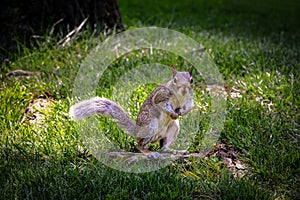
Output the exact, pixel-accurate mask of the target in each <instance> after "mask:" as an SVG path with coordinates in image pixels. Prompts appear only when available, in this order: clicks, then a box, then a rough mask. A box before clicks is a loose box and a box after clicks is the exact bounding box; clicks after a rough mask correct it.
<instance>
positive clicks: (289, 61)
mask: <svg viewBox="0 0 300 200" xmlns="http://www.w3.org/2000/svg"><path fill="white" fill-rule="evenodd" d="M118 3H119V8H120V12H121V14H122V19H123V23H124V25H125V27H126V29H128V30H134V29H136V28H141V27H148V26H157V27H163V28H168V29H172V30H176V31H178V32H181V33H183V34H185V35H186V36H188V37H191V38H193V39H194V40H195V41H197V42H199V43H201V44H202V45H203V46H204V47H205V50H206V52H207V53H208V54H209V55H210V56H211V58H212V60H213V61H214V63H215V64H216V67H217V69H218V70H219V72H220V73H221V74H222V78H223V83H224V88H225V91H226V93H227V101H226V105H225V107H226V111H227V116H226V119H225V121H224V127H223V129H222V130H221V132H220V137H219V139H218V142H217V143H216V144H215V146H214V148H215V150H212V151H211V152H210V153H209V156H206V158H205V159H202V158H194V157H193V156H191V157H190V158H188V159H184V160H182V159H179V160H177V161H174V162H172V163H171V164H170V165H168V166H165V167H163V168H161V169H160V170H155V171H151V172H147V173H127V172H122V171H120V170H116V169H112V168H110V167H108V166H107V165H104V164H103V163H101V160H100V161H99V160H98V159H97V158H96V157H97V156H96V155H95V153H93V152H91V151H90V150H89V148H88V145H86V143H85V142H84V141H83V138H82V137H81V136H80V134H79V131H78V127H77V126H76V123H75V122H74V121H72V120H71V119H70V117H69V114H68V112H69V108H70V106H71V105H72V104H73V103H74V102H75V98H74V96H73V88H74V80H75V79H76V76H77V74H78V70H79V68H80V65H81V63H83V62H84V61H85V58H86V57H88V56H89V55H90V52H91V51H93V50H94V48H95V47H96V46H97V45H99V44H101V41H103V39H107V38H109V37H112V35H106V34H103V35H98V34H97V33H91V32H89V31H88V30H86V29H81V30H80V32H79V33H78V34H77V35H76V36H75V37H73V38H72V39H71V41H70V42H69V43H66V45H62V43H60V44H57V38H56V36H54V35H51V34H50V33H49V34H45V35H44V36H41V37H39V38H37V39H36V41H35V44H36V45H35V46H33V47H31V48H29V47H28V46H27V47H25V45H22V44H20V46H19V51H18V52H17V53H15V54H11V55H10V57H9V58H8V59H6V60H5V61H3V63H2V64H1V67H0V68H1V73H0V78H1V80H2V82H1V86H0V88H1V90H0V117H1V120H0V130H1V135H0V146H1V147H0V173H1V177H0V199H298V198H299V196H300V189H299V188H300V181H299V180H300V177H299V176H300V167H299V166H300V151H299V146H300V142H299V139H300V138H299V137H300V135H299V128H300V114H299V113H300V110H299V103H300V93H299V91H300V82H299V79H300V56H299V55H300V22H299V20H298V19H299V18H300V16H299V10H300V9H299V8H300V4H299V3H298V2H297V1H296V0H288V1H284V3H283V2H281V1H278V0H273V1H272V0H267V1H264V3H262V2H260V1H244V3H240V2H239V1H227V0H212V1H205V0H199V1H197V0H185V1H179V0H178V1H171V0H166V1H163V2H162V1H158V0H154V1H151V3H150V2H149V3H143V2H142V1H138V0H133V1H132V0H130V1H129V0H128V1H126V0H118ZM149 63H161V64H163V65H168V66H169V65H170V64H174V65H176V66H178V68H179V69H180V70H184V69H187V65H188V64H189V63H187V62H186V61H185V60H184V59H183V58H182V57H180V56H178V55H175V54H173V53H171V52H165V51H162V50H154V51H153V52H152V51H150V50H149V49H145V50H143V51H139V50H137V51H132V52H130V53H128V54H126V55H124V56H121V57H120V58H119V59H117V60H116V61H115V62H113V63H111V65H110V66H109V67H108V68H107V70H106V71H105V73H104V75H103V76H102V77H101V79H100V81H99V84H98V85H97V91H96V93H97V95H99V96H103V97H107V98H110V97H112V96H113V91H114V90H115V83H116V82H117V81H118V80H119V78H120V77H122V76H123V75H124V74H126V73H127V72H128V71H130V70H133V69H135V67H137V66H141V65H144V64H145V65H146V64H149ZM17 69H22V70H27V71H30V72H33V74H28V75H23V76H15V75H12V74H10V72H11V71H12V70H17ZM194 85H195V88H197V90H196V91H195V98H196V99H197V100H198V101H197V104H196V105H197V106H198V108H199V109H201V111H202V113H203V116H202V117H201V118H200V120H199V123H198V126H199V131H198V132H195V138H194V140H193V143H192V144H191V145H190V147H189V149H188V150H189V153H190V154H195V153H199V150H200V146H201V143H202V142H203V133H204V132H205V131H206V130H207V129H208V123H209V117H208V115H207V113H209V112H210V111H211V109H212V108H211V103H210V101H211V100H210V98H209V95H207V86H206V85H205V83H203V81H201V79H200V78H199V79H196V80H195V81H194ZM155 86H156V85H155V84H147V85H144V86H141V87H139V88H137V89H136V90H135V91H134V95H132V96H130V97H129V99H130V101H129V102H131V103H132V104H131V105H132V107H129V108H128V111H130V114H131V115H132V116H133V117H134V116H135V114H136V113H137V111H138V107H139V106H140V105H141V103H142V102H143V99H145V97H146V96H147V94H149V93H150V92H151V90H153V88H154V87H155ZM205 105H206V106H205ZM94 119H97V120H99V122H98V124H97V126H99V127H100V128H101V132H102V133H103V134H105V136H106V137H108V138H109V139H110V141H112V142H113V143H114V144H115V145H116V146H118V147H120V148H121V149H124V150H127V151H132V152H138V151H137V149H136V144H135V142H134V140H133V139H132V138H131V137H129V136H127V135H126V134H125V133H124V132H122V131H120V130H119V129H118V128H117V126H116V125H115V124H114V123H112V122H111V120H110V119H107V118H103V117H101V116H99V117H98V116H97V117H95V118H94ZM151 148H153V149H155V148H156V146H155V145H153V146H151ZM224 152H225V154H226V155H225V157H224ZM200 153H203V152H200ZM222 153H223V154H222ZM222 155H223V156H222ZM228 162H234V163H231V165H230V163H228ZM232 164H234V165H232ZM230 166H231V167H230Z"/></svg>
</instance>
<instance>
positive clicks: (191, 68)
mask: <svg viewBox="0 0 300 200" xmlns="http://www.w3.org/2000/svg"><path fill="white" fill-rule="evenodd" d="M193 69H194V66H193V65H192V66H191V67H190V69H189V74H190V76H192V72H193Z"/></svg>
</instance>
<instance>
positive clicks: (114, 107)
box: [70, 65, 193, 159]
mask: <svg viewBox="0 0 300 200" xmlns="http://www.w3.org/2000/svg"><path fill="white" fill-rule="evenodd" d="M171 69H172V78H171V80H170V81H169V82H167V83H166V84H163V85H160V86H158V87H157V88H156V89H155V90H154V91H153V92H152V93H151V94H150V95H149V96H148V97H147V98H146V100H145V101H144V103H143V105H142V107H141V109H140V111H139V113H138V115H137V120H136V122H135V121H133V120H132V119H131V118H130V117H129V116H128V114H127V113H126V112H125V111H124V110H123V108H122V107H121V106H120V105H118V104H117V103H116V102H113V101H111V100H109V99H106V98H101V97H93V98H91V99H88V100H84V101H82V102H79V103H77V104H75V105H73V106H71V108H70V115H71V117H72V119H73V120H79V119H83V118H86V117H88V116H90V115H93V114H102V115H104V116H109V117H111V118H113V120H114V121H115V122H116V123H118V125H119V127H120V128H122V129H123V130H125V132H127V133H128V134H129V135H130V136H133V137H134V138H135V139H136V141H137V148H138V149H139V151H140V152H142V153H143V154H144V155H147V156H148V157H152V158H154V159H157V158H158V157H159V153H158V152H152V151H150V150H148V149H147V145H148V144H149V143H155V142H159V144H160V147H161V149H162V150H163V151H167V152H168V151H169V150H168V149H169V146H170V145H171V144H172V143H173V142H174V141H175V139H176V136H177V134H178V131H179V120H178V117H179V116H184V115H186V114H187V113H189V112H190V111H191V110H192V107H193V91H192V82H193V78H192V71H193V66H192V67H190V69H189V71H188V72H177V70H176V68H175V67H174V65H172V66H171ZM172 152H173V153H174V152H176V151H172ZM176 153H177V152H176ZM179 153H186V151H185V150H183V151H181V152H180V151H179Z"/></svg>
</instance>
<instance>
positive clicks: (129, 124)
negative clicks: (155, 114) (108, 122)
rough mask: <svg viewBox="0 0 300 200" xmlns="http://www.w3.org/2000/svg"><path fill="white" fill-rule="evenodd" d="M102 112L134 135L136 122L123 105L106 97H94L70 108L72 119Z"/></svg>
mask: <svg viewBox="0 0 300 200" xmlns="http://www.w3.org/2000/svg"><path fill="white" fill-rule="evenodd" d="M94 114H102V115H105V116H109V117H111V118H113V119H114V121H115V122H117V123H118V125H119V127H120V128H123V129H124V130H125V131H126V132H127V133H128V134H129V135H132V136H134V133H135V126H136V125H135V122H134V121H133V120H132V119H131V118H130V117H129V116H128V115H127V114H126V112H125V111H124V110H123V109H122V107H121V106H119V105H118V104H116V103H115V102H113V101H110V100H108V99H106V98H100V97H94V98H91V99H88V100H85V101H82V102H79V103H77V104H75V105H73V106H72V107H71V108H70V115H71V117H72V119H74V120H79V119H83V118H86V117H88V116H90V115H94Z"/></svg>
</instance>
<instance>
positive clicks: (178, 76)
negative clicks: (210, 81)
mask: <svg viewBox="0 0 300 200" xmlns="http://www.w3.org/2000/svg"><path fill="white" fill-rule="evenodd" d="M171 68H172V86H173V88H174V89H176V91H177V94H181V95H182V96H185V95H186V94H190V93H191V92H192V83H193V77H192V71H193V68H194V67H193V66H191V67H190V69H189V71H188V72H177V70H176V68H175V67H174V65H171Z"/></svg>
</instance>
